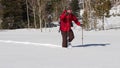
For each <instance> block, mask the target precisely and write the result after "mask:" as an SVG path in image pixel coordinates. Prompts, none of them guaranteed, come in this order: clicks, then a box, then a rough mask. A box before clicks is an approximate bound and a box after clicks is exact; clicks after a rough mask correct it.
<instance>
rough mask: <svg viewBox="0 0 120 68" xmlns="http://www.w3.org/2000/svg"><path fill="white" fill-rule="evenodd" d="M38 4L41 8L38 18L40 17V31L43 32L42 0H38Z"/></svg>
mask: <svg viewBox="0 0 120 68" xmlns="http://www.w3.org/2000/svg"><path fill="white" fill-rule="evenodd" d="M37 1H38V2H37V3H38V7H39V10H38V11H39V12H38V16H39V23H40V30H41V32H42V10H41V8H42V7H41V0H37Z"/></svg>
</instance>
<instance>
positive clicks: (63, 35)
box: [61, 31, 67, 48]
mask: <svg viewBox="0 0 120 68" xmlns="http://www.w3.org/2000/svg"><path fill="white" fill-rule="evenodd" d="M61 35H62V47H65V48H67V32H64V31H61Z"/></svg>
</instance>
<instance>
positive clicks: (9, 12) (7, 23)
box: [1, 0, 25, 29]
mask: <svg viewBox="0 0 120 68" xmlns="http://www.w3.org/2000/svg"><path fill="white" fill-rule="evenodd" d="M1 4H2V5H3V6H4V8H3V12H4V13H3V19H2V20H3V22H2V28H6V29H15V28H23V27H25V26H24V24H25V23H24V21H25V20H23V18H24V16H25V15H23V14H24V9H23V6H24V4H25V0H1Z"/></svg>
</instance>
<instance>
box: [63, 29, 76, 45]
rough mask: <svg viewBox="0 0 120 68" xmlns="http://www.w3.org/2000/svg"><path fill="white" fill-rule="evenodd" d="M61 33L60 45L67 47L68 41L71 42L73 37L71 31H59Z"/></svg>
mask: <svg viewBox="0 0 120 68" xmlns="http://www.w3.org/2000/svg"><path fill="white" fill-rule="evenodd" d="M61 35H62V47H67V46H68V45H67V44H68V41H69V42H71V41H72V40H73V39H74V34H73V31H72V30H70V31H61Z"/></svg>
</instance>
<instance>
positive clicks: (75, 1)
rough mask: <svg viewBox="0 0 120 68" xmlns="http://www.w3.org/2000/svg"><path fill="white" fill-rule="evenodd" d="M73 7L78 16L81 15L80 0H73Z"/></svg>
mask: <svg viewBox="0 0 120 68" xmlns="http://www.w3.org/2000/svg"><path fill="white" fill-rule="evenodd" d="M70 5H71V8H72V10H73V14H75V15H76V16H77V17H79V16H80V14H79V13H80V7H79V1H78V0H72V1H71V3H70Z"/></svg>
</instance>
